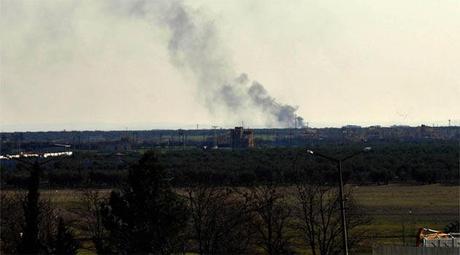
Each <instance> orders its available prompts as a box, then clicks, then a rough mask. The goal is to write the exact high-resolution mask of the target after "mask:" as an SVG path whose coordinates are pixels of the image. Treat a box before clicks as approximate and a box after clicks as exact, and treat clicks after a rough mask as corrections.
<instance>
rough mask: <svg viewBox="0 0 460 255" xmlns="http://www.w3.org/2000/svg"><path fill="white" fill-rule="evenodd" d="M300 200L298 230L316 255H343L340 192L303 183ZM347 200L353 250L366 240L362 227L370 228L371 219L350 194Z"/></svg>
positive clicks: (298, 201) (350, 242)
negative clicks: (362, 239) (361, 241)
mask: <svg viewBox="0 0 460 255" xmlns="http://www.w3.org/2000/svg"><path fill="white" fill-rule="evenodd" d="M296 197H297V204H298V205H299V208H298V210H297V215H296V216H297V220H298V221H297V222H298V227H299V229H300V230H301V232H302V233H301V235H302V237H303V239H304V240H305V242H306V244H307V245H308V246H309V247H310V249H311V252H312V254H313V255H316V254H321V255H331V254H339V253H341V251H342V243H343V241H342V234H341V233H342V231H343V230H342V225H341V218H340V200H339V192H338V189H337V188H335V187H331V186H324V185H321V184H318V183H311V182H310V183H302V184H298V185H297V194H296ZM345 197H346V211H347V215H348V217H347V218H346V224H347V226H348V232H349V234H350V235H349V240H348V246H349V247H350V248H351V247H353V245H355V244H356V243H358V242H359V241H360V240H361V238H362V237H363V236H364V231H362V230H360V229H359V228H358V227H359V226H362V225H366V224H369V223H370V220H371V219H370V218H369V217H368V216H366V215H365V214H364V211H363V210H361V209H360V208H359V207H358V206H357V205H356V203H355V201H354V200H353V197H352V193H351V192H350V191H348V192H347V193H346V195H345Z"/></svg>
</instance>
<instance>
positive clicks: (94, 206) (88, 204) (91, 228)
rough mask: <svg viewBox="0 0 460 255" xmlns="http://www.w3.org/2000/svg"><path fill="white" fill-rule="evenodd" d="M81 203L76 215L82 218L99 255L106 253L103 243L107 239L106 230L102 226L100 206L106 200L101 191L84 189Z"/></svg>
mask: <svg viewBox="0 0 460 255" xmlns="http://www.w3.org/2000/svg"><path fill="white" fill-rule="evenodd" d="M81 202H82V209H81V210H79V211H78V214H80V216H82V218H83V220H84V222H85V226H86V227H87V228H88V229H87V231H88V233H89V236H90V238H91V240H92V241H93V243H94V245H95V247H96V250H97V251H98V253H99V254H103V253H107V252H108V250H107V247H106V243H105V242H104V241H105V239H106V238H107V230H106V229H105V228H104V226H103V223H102V213H101V210H102V204H103V203H104V202H105V203H106V202H107V198H106V197H104V195H103V194H102V192H101V191H98V190H93V189H84V190H83V191H82V197H81Z"/></svg>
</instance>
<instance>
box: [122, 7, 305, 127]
mask: <svg viewBox="0 0 460 255" xmlns="http://www.w3.org/2000/svg"><path fill="white" fill-rule="evenodd" d="M115 7H117V9H118V10H119V11H122V12H126V11H127V12H128V13H129V15H133V16H135V17H141V18H144V19H148V21H149V22H152V23H154V25H160V26H162V27H165V28H167V30H168V32H169V33H170V39H169V45H168V50H169V54H170V57H171V61H172V63H173V64H174V65H175V66H176V67H177V68H179V69H181V70H182V71H184V72H191V73H192V75H193V76H194V77H195V79H196V80H197V83H198V87H199V92H200V94H202V95H203V99H204V102H205V105H206V107H207V108H208V109H209V110H210V111H211V112H216V111H219V110H222V111H225V112H230V113H232V114H234V115H237V116H244V115H245V114H244V112H246V111H249V110H248V109H251V112H253V113H255V114H257V115H258V117H262V118H263V119H264V124H265V125H267V126H277V127H294V126H297V127H302V126H303V125H304V123H303V118H302V117H300V116H297V115H296V111H297V107H295V106H291V105H288V104H282V103H279V102H277V101H276V99H275V98H273V97H272V96H270V95H269V93H268V91H267V90H266V89H265V88H264V86H263V85H262V84H260V83H259V82H257V81H251V80H250V79H249V77H248V75H247V74H244V73H243V74H240V75H238V74H237V73H236V72H235V70H234V69H233V68H232V65H231V63H230V61H229V59H230V58H229V57H228V56H227V55H226V51H225V50H224V49H223V47H222V44H221V43H220V42H219V38H218V36H217V34H218V33H217V31H216V27H215V26H214V24H213V22H211V21H209V20H206V18H205V17H204V15H202V14H201V13H200V12H198V11H196V10H193V9H191V8H189V7H188V6H186V5H185V4H184V3H183V1H182V0H164V1H163V0H152V1H147V0H139V1H120V2H115Z"/></svg>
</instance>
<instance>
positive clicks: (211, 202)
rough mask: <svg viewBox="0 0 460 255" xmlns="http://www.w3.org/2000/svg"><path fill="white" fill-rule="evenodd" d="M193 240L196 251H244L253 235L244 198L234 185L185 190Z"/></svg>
mask: <svg viewBox="0 0 460 255" xmlns="http://www.w3.org/2000/svg"><path fill="white" fill-rule="evenodd" d="M187 198H188V203H189V212H190V216H191V217H190V218H191V223H192V224H191V232H192V236H191V237H192V240H193V241H194V243H196V245H195V246H196V248H195V249H196V250H197V251H198V253H199V254H244V253H248V251H249V249H250V240H251V237H252V232H253V231H252V230H251V226H250V225H249V222H250V219H249V217H250V216H251V215H250V212H249V206H248V205H247V202H248V201H247V200H246V199H244V197H241V196H240V194H239V193H238V192H237V191H236V190H235V189H233V188H223V187H211V186H207V185H198V186H194V187H189V188H188V189H187Z"/></svg>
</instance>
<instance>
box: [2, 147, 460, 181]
mask: <svg viewBox="0 0 460 255" xmlns="http://www.w3.org/2000/svg"><path fill="white" fill-rule="evenodd" d="M365 146H371V147H372V150H371V151H370V152H368V153H364V154H362V155H359V156H357V157H354V158H353V159H351V160H349V161H346V162H344V164H343V171H344V178H345V181H346V182H347V183H355V184H361V185H363V184H388V183H396V182H398V183H401V182H402V183H414V184H415V183H418V184H429V183H443V184H458V182H459V179H460V178H459V171H458V167H459V166H458V158H459V155H458V153H459V145H458V143H457V142H456V141H424V142H379V143H344V144H340V143H319V144H311V146H310V147H308V148H309V149H311V150H314V151H318V152H321V153H322V154H325V155H329V156H331V157H337V158H340V157H344V156H347V155H350V154H353V153H355V152H357V151H360V150H362V148H363V147H365ZM141 156H142V152H131V153H123V154H121V153H112V154H104V153H96V152H84V151H81V152H79V151H77V152H75V153H74V155H73V156H72V157H67V158H60V159H58V160H54V161H53V162H51V163H50V164H47V165H46V166H45V167H44V175H43V178H42V183H41V185H44V186H47V187H56V188H59V187H61V188H69V187H82V186H83V187H116V186H118V185H119V184H120V183H122V182H124V180H125V178H126V176H127V173H128V168H129V166H130V164H132V163H133V162H136V161H137V160H139V158H140V157H141ZM159 160H160V162H161V164H162V165H163V167H164V168H165V169H166V171H167V173H168V175H169V176H170V178H171V180H172V181H171V183H172V184H173V185H174V186H179V187H180V186H186V185H188V184H189V183H209V184H214V185H229V186H251V185H255V184H258V183H266V182H270V181H277V182H279V183H284V184H292V183H293V182H294V181H295V180H296V179H297V177H298V175H299V174H301V173H303V172H305V171H308V172H311V173H314V174H316V175H318V177H320V178H322V179H323V181H324V182H326V183H334V182H335V181H336V179H337V175H336V173H337V168H336V165H335V163H333V162H330V161H327V160H324V159H322V158H319V157H315V156H313V155H309V154H307V153H306V147H297V148H254V149H241V150H231V149H217V150H201V149H184V150H162V151H159ZM28 176H29V172H28V170H27V169H25V168H24V167H22V166H21V164H18V163H16V162H15V161H13V160H9V161H3V162H2V166H1V182H2V183H1V184H2V188H15V187H25V185H26V180H27V178H28Z"/></svg>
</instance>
